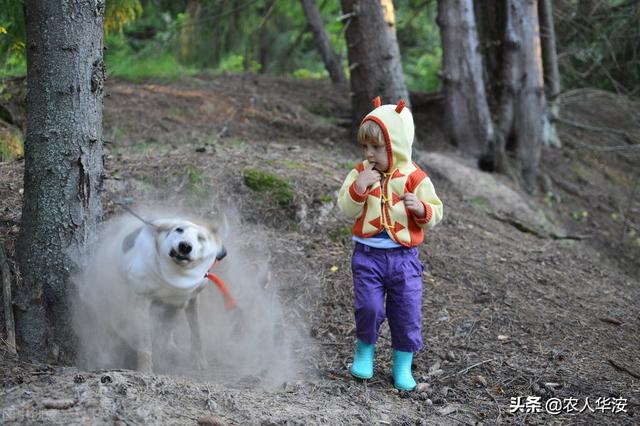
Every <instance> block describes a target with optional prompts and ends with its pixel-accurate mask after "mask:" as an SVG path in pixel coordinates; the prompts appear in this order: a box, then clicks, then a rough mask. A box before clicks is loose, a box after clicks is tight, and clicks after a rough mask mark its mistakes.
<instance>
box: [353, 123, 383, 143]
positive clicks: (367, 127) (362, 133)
mask: <svg viewBox="0 0 640 426" xmlns="http://www.w3.org/2000/svg"><path fill="white" fill-rule="evenodd" d="M372 141H375V143H374V145H384V136H383V135H382V129H380V126H378V124H377V123H376V122H375V121H373V120H367V121H365V122H364V123H362V124H361V125H360V128H359V129H358V143H360V144H361V145H364V144H365V143H367V142H372Z"/></svg>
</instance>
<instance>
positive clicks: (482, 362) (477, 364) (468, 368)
mask: <svg viewBox="0 0 640 426" xmlns="http://www.w3.org/2000/svg"><path fill="white" fill-rule="evenodd" d="M492 361H495V358H491V359H485V360H484V361H480V362H478V363H476V364H473V365H470V366H469V367H467V368H465V369H463V370H460V371H458V372H457V373H456V374H458V375H459V374H464V373H466V372H467V371H469V370H471V369H472V368H476V367H479V366H481V365H483V364H486V363H488V362H492Z"/></svg>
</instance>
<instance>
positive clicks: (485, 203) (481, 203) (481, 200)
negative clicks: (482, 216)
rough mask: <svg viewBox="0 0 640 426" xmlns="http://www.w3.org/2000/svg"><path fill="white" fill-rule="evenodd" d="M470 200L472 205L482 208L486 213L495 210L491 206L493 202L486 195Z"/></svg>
mask: <svg viewBox="0 0 640 426" xmlns="http://www.w3.org/2000/svg"><path fill="white" fill-rule="evenodd" d="M469 202H470V203H471V205H473V206H474V207H476V208H478V209H480V210H482V211H483V212H485V213H490V212H491V211H493V209H492V208H491V203H490V202H489V200H487V199H486V198H485V197H480V196H477V197H473V198H472V199H470V200H469Z"/></svg>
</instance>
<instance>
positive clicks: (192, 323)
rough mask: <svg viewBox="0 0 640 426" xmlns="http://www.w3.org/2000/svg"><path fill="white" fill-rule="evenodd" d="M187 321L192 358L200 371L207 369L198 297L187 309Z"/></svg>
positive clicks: (193, 299) (190, 302) (192, 300)
mask: <svg viewBox="0 0 640 426" xmlns="http://www.w3.org/2000/svg"><path fill="white" fill-rule="evenodd" d="M186 314H187V321H189V328H190V330H191V357H192V359H193V360H194V362H195V366H196V368H197V369H198V370H204V369H206V368H207V359H206V358H205V356H204V352H203V351H202V339H201V337H200V322H199V320H198V297H197V296H195V297H193V298H192V299H191V300H190V301H189V304H188V305H187V309H186Z"/></svg>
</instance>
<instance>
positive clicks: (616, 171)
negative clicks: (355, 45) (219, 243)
mask: <svg viewBox="0 0 640 426" xmlns="http://www.w3.org/2000/svg"><path fill="white" fill-rule="evenodd" d="M106 89H107V94H108V96H107V97H106V98H105V120H104V123H105V124H104V135H105V140H107V142H108V143H107V145H106V152H105V154H106V156H105V167H106V175H107V176H106V177H107V179H106V181H105V191H104V198H103V203H104V206H105V216H106V217H109V216H112V215H113V214H115V213H121V212H122V208H121V207H120V206H119V205H118V204H116V203H115V202H114V200H118V201H123V202H128V203H131V205H134V206H138V205H144V204H151V205H154V206H155V207H156V208H159V207H160V208H161V207H162V206H163V205H166V204H167V203H170V204H171V207H172V208H174V207H175V206H176V205H179V206H180V208H182V209H184V210H189V209H192V210H194V211H197V212H198V213H199V214H202V215H208V214H213V213H214V212H220V211H223V212H229V211H231V212H232V217H231V222H232V225H233V226H232V227H231V228H232V236H233V239H234V243H233V244H232V249H230V250H229V256H228V260H225V261H223V262H222V264H224V263H225V262H228V265H231V266H228V267H226V269H222V270H221V271H222V272H221V275H223V276H224V278H225V279H226V281H227V282H228V283H229V285H230V287H231V288H232V290H233V291H235V289H234V285H235V284H236V283H240V282H242V283H243V284H242V289H238V291H237V299H238V304H239V305H240V306H243V313H244V315H245V316H244V317H243V319H240V320H239V321H240V322H241V323H242V322H243V321H244V323H243V324H241V327H240V328H239V329H238V330H236V332H237V333H242V332H243V331H242V330H249V331H251V330H253V332H256V330H258V333H261V332H260V331H259V330H263V331H264V330H267V333H266V334H261V335H260V338H258V339H245V340H244V341H243V343H242V346H241V349H242V351H241V352H237V351H236V352H234V351H235V350H237V349H238V347H235V349H233V348H231V346H230V345H232V344H231V343H229V342H228V340H229V339H218V340H217V339H215V338H214V339H210V341H209V342H208V349H209V350H210V360H209V361H210V364H211V371H210V372H205V373H199V372H193V371H190V370H189V369H188V368H187V369H182V370H176V371H168V372H166V373H165V374H157V375H156V374H154V375H151V374H142V373H139V372H135V371H131V370H127V369H123V368H122V369H117V370H90V369H84V368H80V367H71V366H59V365H55V363H52V364H33V363H28V362H25V361H23V360H19V359H16V358H15V357H12V356H11V355H10V354H9V353H8V352H7V351H6V348H4V349H3V355H2V357H1V358H0V375H1V381H2V390H1V392H2V396H1V397H0V407H1V408H2V423H3V424H32V423H44V424H65V425H66V424H87V423H91V424H120V425H122V424H131V425H135V424H159V425H160V424H161V425H169V424H196V423H197V422H200V423H201V424H263V425H276V424H393V425H396V424H428V425H447V424H451V425H457V424H471V425H474V424H589V425H593V424H638V423H640V352H639V349H640V334H639V333H638V329H639V327H640V188H638V180H639V179H640V151H638V150H637V149H635V150H634V149H633V148H629V147H630V145H631V144H633V143H638V141H639V140H640V104H638V103H633V102H630V101H625V100H623V99H622V98H620V97H616V96H614V95H612V94H607V93H603V92H598V91H593V90H578V91H572V92H567V93H565V94H564V95H563V96H562V98H561V104H562V108H561V111H562V116H563V119H564V120H566V121H571V122H575V123H582V124H584V125H586V126H588V127H589V128H587V127H582V128H580V127H577V126H576V125H567V124H561V125H559V126H558V130H559V133H560V137H561V140H562V142H563V146H562V148H545V149H544V150H543V153H542V161H541V165H542V172H543V176H544V177H543V179H542V182H543V185H542V187H543V189H541V190H540V191H539V193H538V195H535V196H529V195H526V194H524V193H523V192H522V191H520V190H518V188H517V186H516V185H514V184H513V183H511V182H510V181H509V180H507V179H506V178H503V177H497V176H493V175H489V174H486V173H482V172H479V171H477V170H476V169H475V168H473V167H470V166H469V164H468V162H467V160H465V159H463V158H460V157H459V156H458V155H457V154H456V151H455V149H454V148H453V147H451V146H449V145H448V144H447V143H446V142H445V140H444V138H443V135H442V130H441V128H440V123H441V122H442V117H441V111H442V106H441V105H440V100H439V99H438V98H437V97H433V96H428V95H426V94H416V95H415V96H413V97H412V100H413V103H414V109H413V110H414V116H415V121H416V128H417V142H416V144H415V154H414V159H415V160H417V161H418V163H419V164H420V165H421V166H422V167H423V168H424V169H425V170H426V171H427V173H429V174H430V175H431V177H432V180H433V181H434V184H435V187H436V190H437V192H438V195H439V196H440V198H441V199H442V200H443V203H444V206H445V218H444V220H443V222H442V223H441V224H440V225H439V226H438V227H436V228H434V229H433V230H432V231H431V232H429V234H428V235H427V239H426V243H425V244H423V245H422V246H421V258H422V260H423V261H424V262H425V264H426V270H425V274H424V290H425V291H424V298H423V300H424V301H423V334H424V338H425V349H424V350H423V351H421V352H420V353H418V354H416V356H415V358H414V376H415V377H416V379H417V380H418V382H420V383H421V384H420V389H419V391H416V392H398V391H396V390H394V388H393V385H392V382H391V378H390V353H391V352H390V348H389V343H390V337H389V330H388V327H387V326H386V324H385V325H383V328H382V334H381V338H380V342H379V345H378V350H377V354H376V370H375V376H374V379H372V380H370V381H368V382H363V381H357V380H354V379H353V378H351V377H350V375H349V374H348V364H349V362H350V360H351V356H352V351H353V345H354V323H353V310H352V283H351V273H350V256H351V250H352V242H351V241H350V238H349V226H350V222H349V220H347V219H345V218H343V217H341V215H340V214H339V212H338V211H337V209H336V206H335V201H336V195H337V190H338V189H339V187H340V184H341V182H342V179H343V178H344V176H345V175H346V173H347V172H348V170H349V169H350V167H352V166H353V165H354V164H355V162H356V161H357V160H358V159H359V155H360V152H359V148H358V146H357V144H356V142H355V141H354V140H353V139H352V138H350V137H349V131H348V117H349V100H348V97H347V96H345V94H344V91H343V90H339V89H336V88H333V87H331V86H330V85H329V84H327V83H325V82H318V81H296V80H288V79H279V78H274V77H268V76H256V75H243V76H221V77H216V78H212V77H200V78H189V79H184V80H180V81H170V82H167V81H145V82H140V83H130V82H123V81H110V82H109V83H108V84H107V86H106ZM606 129H614V130H606ZM620 146H622V147H624V148H625V149H619V148H618V147H620ZM635 148H637V146H636V147H635ZM0 167H1V169H0V170H1V175H2V179H1V181H0V239H1V240H2V242H3V244H4V247H5V250H6V251H7V253H8V255H9V258H10V260H11V261H12V262H15V249H14V244H15V239H16V237H17V232H18V226H19V222H20V208H21V202H22V201H21V196H22V191H21V188H22V173H23V162H22V161H14V162H8V163H2V164H0ZM249 169H254V170H260V171H263V172H268V173H271V174H273V175H275V176H277V177H278V178H279V179H280V180H277V182H280V183H281V182H287V184H288V185H289V186H288V188H287V187H286V186H283V185H280V186H278V185H275V186H274V187H273V188H271V189H269V187H268V185H267V186H265V187H263V188H258V189H262V190H263V191H262V192H259V191H256V190H254V189H251V188H249V187H248V186H247V185H246V183H245V180H244V178H243V176H244V175H245V174H246V172H247V170H249ZM278 188H280V190H283V188H284V190H283V191H284V195H283V193H281V192H278V191H279V190H278ZM280 197H285V198H284V199H282V198H280ZM234 262H236V263H234ZM238 262H240V263H238ZM243 262H244V263H243ZM252 262H253V263H259V264H261V265H263V266H264V265H266V266H265V267H264V268H263V270H262V272H261V273H260V274H261V277H257V276H256V277H254V278H255V279H252V278H251V277H247V276H246V273H245V274H244V275H242V274H243V268H244V267H245V266H247V265H248V266H251V264H252ZM234 265H235V266H234ZM238 265H239V266H238ZM252 285H253V286H255V287H252ZM256 295H258V296H259V297H256ZM206 296H207V297H209V298H216V297H219V296H218V295H217V294H216V293H215V292H213V291H212V292H208V293H206ZM263 296H269V297H263ZM215 306H218V307H219V309H221V308H220V306H221V305H215ZM251 311H255V312H259V313H260V315H251ZM267 311H269V312H270V313H271V314H272V315H271V316H267V315H266V314H265V313H266V312H267ZM224 315H226V313H224V312H222V313H220V314H218V317H217V318H218V319H220V320H219V321H205V326H204V328H205V329H204V333H205V334H207V333H210V334H212V335H214V336H215V335H220V334H216V333H220V331H219V330H218V329H221V328H225V327H227V326H228V324H225V322H224V321H225V317H224ZM261 318H262V319H261ZM226 321H229V318H227V319H226ZM261 321H262V322H263V324H262V326H263V328H256V323H260V322H261ZM267 322H269V324H266V323H267ZM285 331H286V333H285ZM283 336H286V338H283ZM227 337H228V335H227ZM236 337H238V336H236ZM254 337H255V336H254ZM240 340H242V339H240ZM216 348H218V349H216ZM220 348H223V350H220ZM238 353H242V355H243V357H239V358H237V359H238V360H243V361H238V362H240V363H245V365H244V366H242V367H243V368H239V366H237V365H235V364H234V362H236V357H235V355H229V354H238ZM285 358H286V360H287V361H283V359H285ZM273 369H278V371H277V372H275V371H272V370H273ZM537 398H539V399H537ZM527 399H528V401H527ZM518 400H520V401H521V402H522V404H523V407H524V404H525V402H526V403H527V407H526V408H527V409H526V410H524V409H523V410H516V411H515V412H512V411H514V410H512V408H513V407H514V404H512V403H514V402H515V401H518ZM550 400H551V401H556V402H559V403H560V404H561V405H562V407H560V408H559V409H558V408H557V407H556V409H554V408H553V406H551V405H549V406H547V407H546V408H545V404H546V402H547V401H550ZM56 406H57V407H56ZM536 408H537V409H536ZM536 411H537V412H536ZM554 411H557V413H554Z"/></svg>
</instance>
